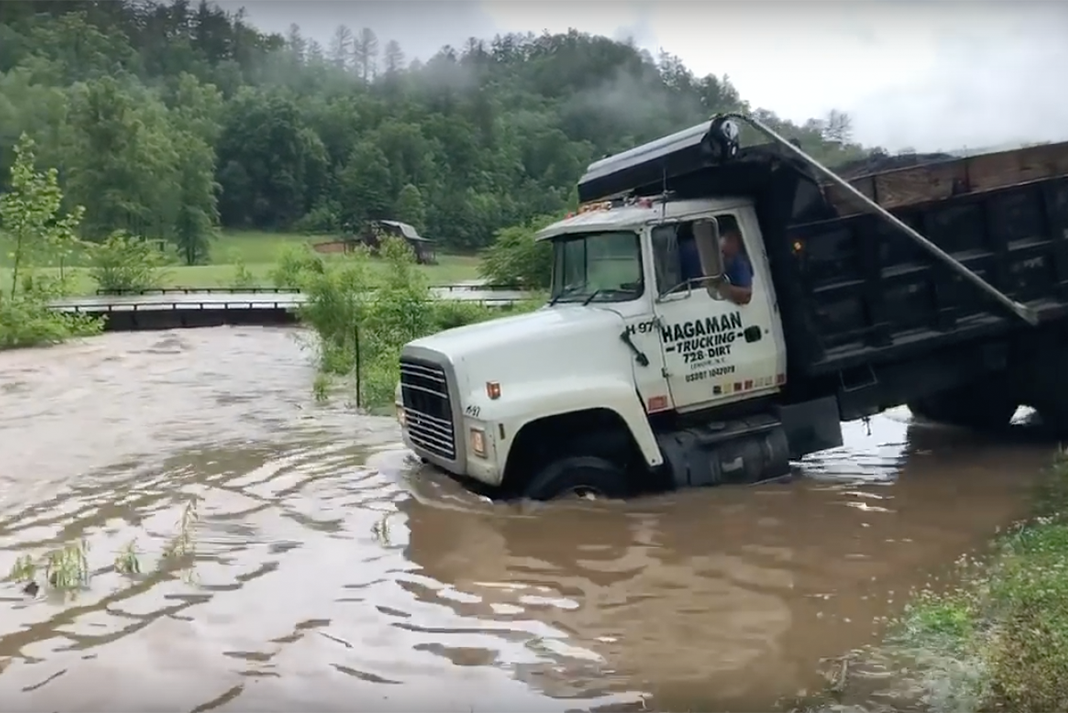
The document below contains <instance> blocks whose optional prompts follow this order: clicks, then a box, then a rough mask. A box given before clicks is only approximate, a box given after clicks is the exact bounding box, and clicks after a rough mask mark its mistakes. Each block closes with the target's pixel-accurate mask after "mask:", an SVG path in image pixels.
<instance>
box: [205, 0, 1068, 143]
mask: <svg viewBox="0 0 1068 713" xmlns="http://www.w3.org/2000/svg"><path fill="white" fill-rule="evenodd" d="M222 4H223V5H224V6H227V7H228V8H230V7H232V6H234V5H238V4H243V5H244V6H245V7H246V8H247V11H248V16H249V19H250V20H251V21H252V22H253V23H254V24H256V25H258V26H260V27H262V28H263V29H266V30H270V31H282V30H284V28H285V27H286V26H288V24H289V23H290V22H296V23H298V24H299V25H301V27H302V28H303V29H304V31H305V33H306V34H308V35H311V36H314V37H316V38H317V39H320V41H324V40H325V39H326V38H328V37H329V34H330V32H331V30H332V29H333V27H335V26H336V25H338V24H340V23H345V24H347V25H349V26H350V27H353V28H357V27H362V26H368V27H371V28H372V29H373V30H375V32H376V33H377V34H378V36H379V38H380V40H381V41H382V42H385V40H387V39H397V40H398V41H399V42H400V43H401V45H402V47H404V49H405V51H406V53H407V54H408V57H409V58H413V57H420V58H424V59H425V58H426V57H428V56H429V55H431V54H433V53H434V52H435V51H436V50H437V49H438V48H439V47H440V46H441V45H443V44H446V43H451V44H453V45H457V46H459V45H462V43H463V42H464V40H465V39H466V38H467V37H469V36H475V37H481V38H486V39H488V38H490V37H492V36H493V34H495V33H497V32H512V31H515V32H526V31H533V32H540V31H542V30H545V29H547V30H549V31H551V32H564V31H566V30H567V29H568V28H569V27H574V28H576V29H578V30H581V31H585V32H591V33H595V34H602V35H607V36H609V37H616V38H622V37H625V36H628V35H629V36H632V37H633V38H634V40H635V42H636V43H637V44H638V45H639V46H641V47H644V48H646V49H648V50H650V51H652V52H653V53H654V55H655V53H656V52H657V51H658V50H659V49H661V48H663V49H664V50H666V51H668V52H670V53H673V54H676V55H678V56H679V57H680V58H681V59H682V61H683V62H684V63H685V64H686V65H687V66H688V67H689V68H690V69H691V70H692V71H694V72H695V73H696V74H698V75H703V74H707V73H714V74H717V75H720V76H722V75H724V74H726V75H728V76H729V77H730V79H731V81H732V82H733V83H734V85H735V86H736V87H737V88H738V90H739V92H740V94H741V95H742V97H743V98H744V99H747V100H748V101H749V102H750V103H751V104H752V105H753V106H758V107H763V108H766V109H770V110H772V111H774V112H776V113H777V114H779V115H780V116H783V117H786V118H789V119H792V120H794V121H798V122H801V121H804V120H805V119H807V118H809V117H813V116H817V117H818V116H822V115H825V114H826V113H827V112H828V111H829V110H830V109H832V108H837V109H840V110H842V111H846V112H848V113H849V114H850V115H851V116H852V117H853V128H854V134H855V138H856V139H857V140H859V141H861V142H862V143H864V144H868V145H872V144H877V145H882V146H885V147H887V148H889V149H892V150H896V149H901V148H905V147H912V148H915V149H918V150H920V151H934V150H938V149H946V150H948V149H958V148H962V147H972V148H979V147H989V146H994V145H1002V144H1018V143H1022V142H1030V141H1043V140H1049V141H1061V140H1068V91H1066V89H1068V83H1066V81H1065V74H1066V72H1068V3H1062V2H1058V1H1057V0H1046V1H1045V2H1030V1H1029V0H1016V1H1015V2H1012V1H1011V0H1009V1H1006V2H976V1H975V0H970V1H967V2H962V1H957V0H927V1H926V2H918V1H915V0H822V1H821V2H812V0H794V1H793V2H790V1H789V0H778V1H771V0H745V1H744V2H743V0H733V1H728V0H705V1H702V0H661V1H660V2H656V1H655V0H652V1H649V2H634V1H633V0H601V1H600V2H596V1H594V2H591V1H589V0H587V1H586V2H578V1H577V0H570V1H568V0H541V1H540V2H528V1H525V0H511V1H509V0H482V1H481V2H473V1H467V2H464V1H462V0H455V1H453V0H439V2H436V3H427V2H424V1H423V0H393V2H389V3H385V2H381V1H380V0H348V1H345V0H335V1H334V2H326V1H324V0H306V2H300V3H298V2H281V1H276V2H268V1H267V0H249V1H248V2H245V3H237V2H229V1H227V2H223V3H222Z"/></svg>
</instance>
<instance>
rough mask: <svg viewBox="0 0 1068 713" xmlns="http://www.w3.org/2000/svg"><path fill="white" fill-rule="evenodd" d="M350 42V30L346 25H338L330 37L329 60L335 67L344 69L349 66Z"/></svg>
mask: <svg viewBox="0 0 1068 713" xmlns="http://www.w3.org/2000/svg"><path fill="white" fill-rule="evenodd" d="M352 44H353V37H352V30H350V29H349V28H348V26H346V25H338V26H337V29H335V30H334V35H333V37H331V38H330V61H331V62H333V64H334V66H335V67H336V68H337V69H340V70H344V69H347V68H348V67H349V64H350V60H349V57H350V56H351V55H352Z"/></svg>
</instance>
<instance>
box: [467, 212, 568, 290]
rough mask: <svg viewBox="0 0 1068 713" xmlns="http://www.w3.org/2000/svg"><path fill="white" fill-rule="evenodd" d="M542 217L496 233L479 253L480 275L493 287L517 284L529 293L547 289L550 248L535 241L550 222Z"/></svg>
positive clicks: (550, 219)
mask: <svg viewBox="0 0 1068 713" xmlns="http://www.w3.org/2000/svg"><path fill="white" fill-rule="evenodd" d="M552 220H553V218H551V217H542V218H540V219H538V220H536V221H533V222H531V223H528V224H527V225H516V226H512V227H509V228H504V229H503V230H500V231H498V232H497V237H496V240H494V242H493V245H491V246H490V247H488V248H487V249H486V250H485V251H484V252H483V253H482V263H481V264H480V266H479V272H480V274H481V275H482V277H484V278H486V279H487V280H489V281H490V282H491V283H493V284H496V285H516V286H519V287H521V288H523V289H528V290H541V289H545V288H547V287H548V286H549V281H550V279H551V276H552V265H553V262H552V260H553V258H552V246H551V245H550V244H549V242H548V241H541V242H538V241H536V240H535V239H534V235H535V233H537V232H538V230H540V229H541V228H542V227H544V226H545V225H548V224H549V223H550V222H552Z"/></svg>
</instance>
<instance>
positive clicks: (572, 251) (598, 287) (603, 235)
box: [550, 230, 645, 304]
mask: <svg viewBox="0 0 1068 713" xmlns="http://www.w3.org/2000/svg"><path fill="white" fill-rule="evenodd" d="M644 291H645V281H644V279H643V278H642V255H641V243H640V241H639V238H638V234H637V233H635V232H633V231H626V230H622V231H610V232H596V233H581V234H576V235H564V236H561V237H559V238H556V239H554V240H553V280H552V293H551V300H550V302H551V303H552V304H557V303H561V302H626V301H629V300H633V299H637V298H638V297H641V296H642V294H643V292H644Z"/></svg>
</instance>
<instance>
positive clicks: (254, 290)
mask: <svg viewBox="0 0 1068 713" xmlns="http://www.w3.org/2000/svg"><path fill="white" fill-rule="evenodd" d="M430 289H431V290H441V291H447V292H522V291H523V289H522V288H521V287H520V286H519V285H503V284H493V285H490V284H486V285H481V284H450V285H431V286H430ZM300 292H301V291H300V288H298V287H146V288H143V289H141V288H139V289H121V288H120V289H111V290H105V289H98V290H96V295H97V296H98V297H119V296H138V295H200V294H204V295H227V294H229V295H235V294H241V295H247V294H300Z"/></svg>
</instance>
